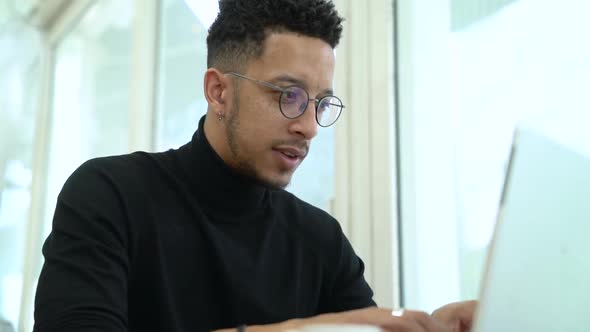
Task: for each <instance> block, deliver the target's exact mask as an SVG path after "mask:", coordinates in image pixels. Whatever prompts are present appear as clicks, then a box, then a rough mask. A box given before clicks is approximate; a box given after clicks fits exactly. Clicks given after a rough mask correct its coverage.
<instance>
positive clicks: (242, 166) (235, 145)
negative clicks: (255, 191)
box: [225, 93, 290, 190]
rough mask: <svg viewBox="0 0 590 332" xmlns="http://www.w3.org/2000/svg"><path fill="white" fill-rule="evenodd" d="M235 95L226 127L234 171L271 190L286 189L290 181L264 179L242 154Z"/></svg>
mask: <svg viewBox="0 0 590 332" xmlns="http://www.w3.org/2000/svg"><path fill="white" fill-rule="evenodd" d="M237 95H238V94H237V93H236V94H235V97H234V100H233V101H232V104H233V105H232V112H231V113H230V114H228V116H227V118H226V119H227V121H226V125H225V135H226V139H227V143H228V146H229V150H230V153H231V155H232V159H233V162H232V168H233V169H234V171H235V172H236V173H238V174H240V175H242V176H245V177H247V178H249V179H251V180H253V181H254V182H256V183H257V184H259V185H261V186H264V187H268V188H270V189H275V190H276V189H285V188H286V187H287V186H288V185H289V183H290V181H287V182H285V181H280V180H278V179H275V180H273V179H271V178H268V177H264V175H263V174H262V173H261V172H260V171H259V170H258V169H256V166H255V162H254V160H252V159H251V158H249V157H248V156H245V155H244V154H243V153H242V149H241V148H240V144H239V141H240V139H239V137H238V135H239V127H240V109H239V98H238V96H237Z"/></svg>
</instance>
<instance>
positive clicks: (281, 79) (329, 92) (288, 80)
mask: <svg viewBox="0 0 590 332" xmlns="http://www.w3.org/2000/svg"><path fill="white" fill-rule="evenodd" d="M270 82H272V83H277V82H284V83H291V84H293V85H297V86H300V87H302V88H304V89H305V90H307V89H308V86H307V84H306V83H305V81H303V80H300V79H298V78H295V77H293V76H290V75H287V74H282V75H279V76H277V77H275V78H273V79H272V80H270ZM319 95H329V96H333V95H334V90H332V89H330V88H327V89H324V90H322V91H321V92H320V94H319Z"/></svg>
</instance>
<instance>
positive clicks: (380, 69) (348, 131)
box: [0, 0, 590, 331]
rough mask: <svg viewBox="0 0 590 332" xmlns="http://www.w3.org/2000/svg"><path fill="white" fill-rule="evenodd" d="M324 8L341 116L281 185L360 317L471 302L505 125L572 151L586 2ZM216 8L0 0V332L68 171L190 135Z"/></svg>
mask: <svg viewBox="0 0 590 332" xmlns="http://www.w3.org/2000/svg"><path fill="white" fill-rule="evenodd" d="M334 2H335V4H336V6H337V7H338V9H339V11H340V13H341V14H342V15H343V16H345V18H346V21H345V27H344V28H345V31H344V35H343V40H342V42H341V45H340V46H339V47H338V48H337V50H336V52H337V72H336V78H335V87H336V91H337V95H339V96H341V98H342V99H343V101H344V103H345V105H347V108H346V110H345V113H344V114H343V116H342V117H341V119H340V120H339V122H338V123H337V124H336V125H334V126H333V127H330V128H328V129H321V130H320V134H319V136H318V137H317V138H316V139H315V141H314V143H313V145H312V149H311V152H310V156H309V158H308V159H307V160H306V162H305V163H304V164H303V166H302V167H301V168H300V170H299V171H298V173H297V174H296V177H295V178H294V180H293V183H292V185H291V186H290V187H289V188H288V190H290V191H292V192H294V193H296V194H297V195H298V196H299V197H301V198H302V199H304V200H306V201H308V202H310V203H312V204H314V205H316V206H318V207H320V208H322V209H325V210H326V211H328V212H330V213H331V214H333V215H334V216H335V217H336V218H338V220H339V221H340V222H341V223H342V225H343V229H344V230H345V232H346V233H347V235H348V236H349V238H350V239H351V241H352V243H353V245H354V247H355V249H356V250H357V253H358V254H359V255H360V256H361V257H362V258H363V260H365V262H366V263H367V279H368V280H369V282H370V283H371V285H372V286H373V288H374V289H375V291H376V299H377V301H378V303H379V304H381V305H384V306H396V307H398V306H404V307H411V308H417V309H422V310H433V309H434V308H436V307H438V306H440V305H442V304H444V303H447V302H450V301H455V300H460V299H471V298H476V297H477V295H478V292H479V286H480V279H481V276H482V271H483V267H484V262H485V257H486V253H487V247H488V244H489V241H490V238H491V236H492V232H493V227H494V223H495V218H496V209H497V206H498V200H499V195H500V192H501V189H502V184H503V177H504V172H505V167H506V162H507V158H508V152H509V149H510V144H511V139H512V134H513V131H514V128H515V127H516V126H518V125H526V126H529V127H535V128H537V129H538V130H540V131H542V132H544V133H546V134H547V135H550V136H552V137H555V138H557V139H559V140H560V141H562V142H564V143H565V144H568V145H569V146H572V147H573V148H575V149H577V150H579V151H581V152H582V153H585V154H588V155H590V130H588V129H587V128H588V124H589V123H590V98H589V96H590V94H589V93H588V87H590V43H588V42H587V41H585V40H587V39H588V37H587V32H588V31H590V20H588V19H587V18H586V17H585V14H586V13H588V12H589V11H590V2H588V1H586V0H562V1H560V2H558V3H557V2H555V1H550V0H397V1H396V0H368V1H362V2H361V1H353V0H335V1H334ZM217 11H218V6H217V1H216V0H0V322H4V323H0V331H1V330H2V328H3V326H8V324H10V325H11V326H12V327H13V328H14V329H15V330H18V331H30V330H31V327H32V310H33V299H34V291H35V287H36V280H37V278H38V274H39V271H40V268H41V265H42V262H43V260H42V256H41V253H40V250H41V246H42V243H43V241H44V239H45V237H46V236H47V234H48V232H49V231H50V229H51V218H52V215H53V209H54V207H55V202H56V197H57V194H58V193H59V191H60V190H61V187H62V185H63V183H64V182H65V180H66V179H67V177H68V176H69V175H70V174H71V173H72V172H73V170H74V169H75V168H76V167H78V166H79V165H80V164H81V163H82V162H84V161H85V160H87V159H89V158H93V157H97V156H105V155H113V154H122V153H128V152H131V151H136V150H147V151H160V150H166V149H171V148H177V147H179V146H180V145H182V144H184V143H185V142H187V141H188V140H190V138H191V135H192V134H193V132H194V130H195V129H196V128H197V123H198V120H199V118H200V117H201V116H202V115H203V114H204V113H205V111H206V106H207V104H206V101H205V99H204V98H203V96H202V80H203V73H204V71H205V69H206V52H207V50H206V44H205V39H206V36H207V30H208V27H209V26H210V24H211V23H212V22H213V20H214V18H215V16H216V14H217ZM88 190H92V188H88ZM73 291H75V290H73Z"/></svg>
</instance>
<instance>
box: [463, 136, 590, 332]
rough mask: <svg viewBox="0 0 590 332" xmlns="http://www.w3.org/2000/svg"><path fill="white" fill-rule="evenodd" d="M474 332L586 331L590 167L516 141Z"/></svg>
mask: <svg viewBox="0 0 590 332" xmlns="http://www.w3.org/2000/svg"><path fill="white" fill-rule="evenodd" d="M480 299H481V302H480V306H479V308H478V312H477V313H476V320H475V326H474V330H473V331H475V332H492V331H493V332H497V331H527V332H528V331H535V332H549V331H551V332H557V331H559V332H565V331H567V332H572V331H590V160H588V159H587V158H585V157H584V156H582V155H580V154H578V153H576V152H574V151H572V150H570V149H568V148H566V147H564V146H562V145H560V144H559V143H556V142H555V141H553V140H551V139H548V138H546V137H544V136H542V135H540V134H538V133H535V132H533V131H530V130H519V131H518V132H517V134H516V135H515V140H514V144H513V151H512V156H511V158H510V166H509V170H508V175H507V177H506V183H505V186H504V193H503V198H502V202H501V204H500V210H499V214H498V223H497V225H496V229H495V232H494V238H493V241H492V244H491V247H490V254H489V257H488V262H487V267H486V273H485V277H484V282H483V284H482V293H481V297H480Z"/></svg>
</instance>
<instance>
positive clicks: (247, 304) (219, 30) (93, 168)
mask: <svg viewBox="0 0 590 332" xmlns="http://www.w3.org/2000/svg"><path fill="white" fill-rule="evenodd" d="M219 5H220V14H219V16H218V17H217V19H216V21H215V23H214V24H213V26H212V27H211V29H210V31H209V36H208V38H207V44H208V52H209V53H208V68H209V69H208V70H207V71H206V73H205V77H204V93H205V97H206V98H207V101H208V104H209V107H208V110H207V115H206V116H205V117H204V118H203V119H202V120H201V121H200V123H199V127H198V129H197V131H196V133H195V135H194V136H193V139H192V141H191V142H190V143H188V144H186V145H185V146H183V147H181V148H180V149H178V150H170V151H167V152H163V153H142V152H139V153H134V154H131V155H124V156H116V157H108V158H99V159H95V160H91V161H88V162H86V163H85V164H84V165H82V166H81V167H80V168H79V169H78V170H76V171H75V172H74V174H72V176H71V177H70V178H69V179H68V181H67V182H66V184H65V185H64V187H63V190H62V192H61V193H60V196H59V198H58V203H57V207H56V211H55V216H54V221H53V230H52V232H51V234H50V235H49V237H48V239H47V241H46V242H45V245H44V247H43V254H44V255H45V259H46V260H45V265H44V267H43V271H42V273H41V277H40V280H39V286H38V289H37V297H36V300H35V320H36V322H35V331H210V330H216V329H223V328H229V329H235V328H236V327H238V326H240V327H239V328H238V329H241V330H243V329H245V328H244V326H248V327H247V329H248V331H283V330H288V329H297V328H299V327H301V326H304V325H307V324H314V323H365V324H374V325H378V326H381V327H382V328H383V329H384V330H387V331H416V332H418V331H453V330H454V331H461V330H465V328H463V327H461V326H462V325H465V324H467V325H468V324H469V322H470V319H471V314H472V311H471V310H472V308H473V306H472V305H471V304H467V305H466V304H456V305H452V306H449V307H446V308H443V309H441V311H439V313H438V314H437V317H431V316H429V315H427V314H424V313H420V312H414V311H405V312H398V313H399V314H397V315H392V311H391V310H389V309H380V308H377V307H375V303H374V302H373V300H372V296H373V294H372V291H371V289H370V287H369V286H368V285H367V283H366V282H365V280H364V277H363V271H364V267H363V263H362V261H361V260H360V259H359V258H358V257H357V256H356V254H355V253H354V251H353V249H352V247H351V245H350V243H349V242H348V240H347V239H346V237H345V236H344V234H343V233H342V230H341V229H340V226H339V224H338V222H337V221H336V220H334V219H333V218H332V217H330V216H329V215H328V214H326V213H324V212H323V211H321V210H319V209H317V208H315V207H313V206H311V205H309V204H306V203H305V202H303V201H301V200H299V199H297V198H296V197H294V196H293V195H291V194H290V193H288V192H286V191H284V190H283V189H282V188H284V187H285V186H287V184H288V183H289V181H290V179H291V177H292V175H293V172H294V171H295V169H296V168H297V167H298V166H299V164H300V163H301V162H302V161H303V159H304V158H305V156H306V155H307V153H308V150H309V147H310V143H311V141H312V139H313V138H314V136H315V135H316V133H317V130H318V126H329V125H332V124H333V123H334V122H335V121H336V120H337V119H338V116H339V115H340V113H341V111H342V108H343V107H344V106H343V105H342V102H341V101H340V99H338V98H337V97H335V96H333V91H332V80H333V76H334V61H335V60H334V52H333V50H334V48H335V47H336V45H337V44H338V41H339V38H340V34H341V31H342V27H341V18H340V17H339V16H338V14H337V12H336V11H335V9H334V6H333V4H332V3H331V2H329V1H328V0H222V1H220V4H219Z"/></svg>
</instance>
